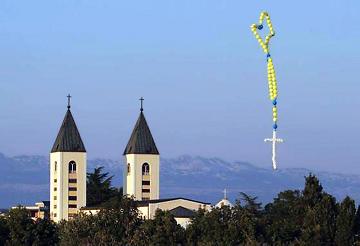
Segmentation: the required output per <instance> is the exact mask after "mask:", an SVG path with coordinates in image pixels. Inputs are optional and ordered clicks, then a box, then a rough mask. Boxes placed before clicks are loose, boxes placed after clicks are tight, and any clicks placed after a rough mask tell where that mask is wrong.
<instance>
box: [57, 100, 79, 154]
mask: <svg viewBox="0 0 360 246" xmlns="http://www.w3.org/2000/svg"><path fill="white" fill-rule="evenodd" d="M69 106H70V104H68V110H67V112H66V115H65V118H64V120H63V122H62V124H61V127H60V130H59V133H58V135H57V137H56V140H55V143H54V145H53V147H52V149H51V153H54V152H86V150H85V146H84V143H83V141H82V140H81V136H80V133H79V131H78V129H77V127H76V123H75V120H74V118H73V116H72V114H71V111H70V107H69Z"/></svg>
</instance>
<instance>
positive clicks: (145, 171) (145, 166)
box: [142, 162, 150, 175]
mask: <svg viewBox="0 0 360 246" xmlns="http://www.w3.org/2000/svg"><path fill="white" fill-rule="evenodd" d="M149 173H150V166H149V163H146V162H145V163H144V164H143V165H142V174H143V175H149Z"/></svg>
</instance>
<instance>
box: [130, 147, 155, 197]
mask: <svg viewBox="0 0 360 246" xmlns="http://www.w3.org/2000/svg"><path fill="white" fill-rule="evenodd" d="M145 162H147V163H149V165H150V199H159V194H160V191H159V185H160V176H159V171H160V170H159V169H160V156H159V155H147V154H129V155H126V156H125V160H124V165H125V166H124V184H123V187H124V195H129V196H134V197H135V200H141V198H142V165H143V164H144V163H145ZM128 163H130V167H131V170H130V175H127V164H128ZM125 187H126V188H125Z"/></svg>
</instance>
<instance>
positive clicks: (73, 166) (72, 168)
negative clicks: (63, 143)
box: [69, 161, 76, 173]
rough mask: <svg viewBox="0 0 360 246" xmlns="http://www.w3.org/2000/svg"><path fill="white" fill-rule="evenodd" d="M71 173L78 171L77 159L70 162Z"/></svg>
mask: <svg viewBox="0 0 360 246" xmlns="http://www.w3.org/2000/svg"><path fill="white" fill-rule="evenodd" d="M69 173H76V162H75V161H70V162H69Z"/></svg>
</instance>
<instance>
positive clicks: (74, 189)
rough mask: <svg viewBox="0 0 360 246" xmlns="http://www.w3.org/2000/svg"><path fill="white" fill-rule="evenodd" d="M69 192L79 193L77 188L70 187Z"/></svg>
mask: <svg viewBox="0 0 360 246" xmlns="http://www.w3.org/2000/svg"><path fill="white" fill-rule="evenodd" d="M69 191H77V188H76V187H69Z"/></svg>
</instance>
